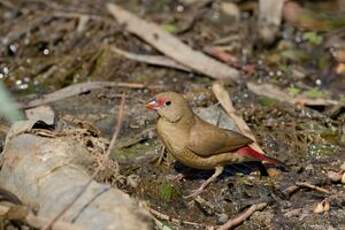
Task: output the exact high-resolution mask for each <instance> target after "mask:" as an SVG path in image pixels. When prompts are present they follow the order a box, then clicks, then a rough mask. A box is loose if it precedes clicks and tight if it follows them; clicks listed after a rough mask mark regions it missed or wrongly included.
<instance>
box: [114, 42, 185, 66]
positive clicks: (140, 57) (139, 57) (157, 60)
mask: <svg viewBox="0 0 345 230" xmlns="http://www.w3.org/2000/svg"><path fill="white" fill-rule="evenodd" d="M110 49H111V51H113V52H114V53H116V54H119V55H121V56H123V57H125V58H127V59H130V60H133V61H137V62H142V63H147V64H150V65H156V66H164V67H169V68H173V69H178V70H183V71H187V72H190V71H191V70H190V69H189V68H187V67H185V66H183V65H180V64H178V63H177V62H175V61H174V60H172V59H170V58H168V57H165V56H162V55H147V54H135V53H129V52H127V51H124V50H121V49H118V48H116V47H114V46H111V47H110Z"/></svg>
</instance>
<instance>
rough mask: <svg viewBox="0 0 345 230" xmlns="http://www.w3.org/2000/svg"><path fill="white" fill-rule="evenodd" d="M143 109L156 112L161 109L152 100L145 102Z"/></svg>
mask: <svg viewBox="0 0 345 230" xmlns="http://www.w3.org/2000/svg"><path fill="white" fill-rule="evenodd" d="M145 107H146V108H147V109H150V110H158V109H159V108H160V107H161V103H160V102H159V101H157V100H156V99H155V98H154V99H151V100H150V101H149V102H147V103H146V104H145Z"/></svg>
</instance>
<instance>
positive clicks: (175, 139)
mask: <svg viewBox="0 0 345 230" xmlns="http://www.w3.org/2000/svg"><path fill="white" fill-rule="evenodd" d="M157 132H158V135H159V137H160V139H161V140H162V142H163V144H164V145H165V147H166V148H167V149H168V150H169V152H170V153H171V154H172V155H174V157H176V158H177V159H179V157H178V156H179V155H181V154H183V150H184V148H185V147H186V146H187V144H188V138H189V136H188V132H187V131H185V130H183V129H182V128H181V127H178V126H177V125H176V124H174V123H169V122H166V121H165V120H162V119H159V120H158V123H157Z"/></svg>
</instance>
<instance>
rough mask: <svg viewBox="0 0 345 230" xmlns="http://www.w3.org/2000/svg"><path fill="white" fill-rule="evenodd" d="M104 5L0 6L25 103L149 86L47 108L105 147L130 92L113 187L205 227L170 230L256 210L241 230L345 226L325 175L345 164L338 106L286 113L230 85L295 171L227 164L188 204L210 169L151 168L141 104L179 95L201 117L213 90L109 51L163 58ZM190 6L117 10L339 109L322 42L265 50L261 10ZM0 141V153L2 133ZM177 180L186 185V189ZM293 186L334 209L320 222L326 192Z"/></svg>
mask: <svg viewBox="0 0 345 230" xmlns="http://www.w3.org/2000/svg"><path fill="white" fill-rule="evenodd" d="M4 2H7V1H4ZM106 2H107V1H104V0H83V1H81V0H74V1H65V0H59V1H58V0H54V1H44V0H32V1H31V0H30V1H27V0H13V1H9V4H3V3H2V1H0V35H1V37H0V38H1V42H2V45H1V46H0V52H1V56H0V78H2V80H3V81H4V82H5V84H6V85H7V87H8V88H9V89H10V90H11V92H12V93H13V94H14V95H15V96H16V98H17V100H18V101H29V100H31V99H33V98H36V97H38V96H39V95H41V94H44V93H48V92H53V91H55V90H57V89H60V88H62V87H65V86H68V85H71V84H74V83H78V82H86V81H113V82H132V83H143V84H145V85H146V86H148V87H146V88H143V89H130V88H109V89H99V90H93V91H91V92H89V93H85V94H82V95H78V96H75V97H70V98H67V99H63V100H61V101H57V102H54V103H51V104H50V105H51V106H52V107H53V109H54V111H55V112H56V113H57V114H58V116H59V117H63V116H64V115H72V116H74V117H76V118H78V119H80V120H84V121H87V122H90V123H92V124H94V125H95V126H96V127H97V128H98V129H100V130H101V133H102V135H103V136H104V137H106V138H108V139H110V138H111V136H112V133H113V130H114V126H115V122H116V116H117V113H118V105H119V102H120V96H119V95H121V94H122V93H125V94H126V105H125V120H124V123H123V129H122V130H121V133H120V139H119V140H118V142H117V148H116V149H115V150H114V152H113V155H112V157H113V159H115V160H117V161H118V162H119V164H120V168H121V174H122V175H124V176H125V177H126V178H127V179H126V180H121V181H118V182H117V186H118V187H120V188H121V189H122V190H123V191H125V192H126V193H128V194H130V195H131V196H132V197H135V198H137V199H139V200H143V201H145V202H146V203H147V204H148V205H149V206H150V207H151V208H153V209H155V210H157V211H159V212H161V213H163V214H166V215H168V216H170V217H172V218H176V219H179V220H181V221H190V222H195V223H198V224H199V225H187V224H182V223H175V222H173V221H166V220H162V222H163V223H164V225H165V226H166V228H167V229H205V228H206V227H207V226H215V225H219V224H222V223H224V222H225V221H226V220H228V219H229V218H231V217H234V216H236V215H237V214H238V213H240V212H241V211H243V210H245V209H246V208H248V207H249V206H250V205H252V204H256V203H260V202H267V203H268V207H266V208H265V209H264V210H263V211H260V212H256V213H255V214H254V215H253V216H252V217H251V218H250V219H248V220H247V221H245V222H244V223H243V224H241V225H240V226H239V227H238V229H341V228H344V227H345V209H344V205H345V196H344V187H343V185H342V184H340V183H333V182H332V181H331V180H330V179H329V178H328V177H327V173H328V172H329V171H338V170H339V169H340V166H341V164H342V163H343V162H344V161H345V125H344V121H345V113H344V110H343V109H342V108H340V109H339V111H338V112H334V111H335V110H334V107H327V106H318V107H313V108H311V107H302V106H294V105H291V104H287V103H282V102H279V101H278V100H275V99H272V98H268V97H262V96H257V95H255V94H254V93H252V92H251V91H250V90H248V89H247V88H246V87H245V86H243V85H241V84H237V85H230V86H228V87H227V90H228V92H229V94H230V96H231V98H232V100H233V103H234V106H235V108H236V109H237V112H238V114H240V115H242V117H243V118H244V120H245V121H246V122H247V124H248V125H249V126H250V128H251V130H252V131H253V133H254V134H255V136H256V138H257V140H258V143H259V144H260V146H261V147H262V148H263V149H264V150H265V152H266V153H267V155H269V156H271V157H274V158H277V159H279V160H280V161H282V162H284V164H286V165H287V167H288V170H287V171H281V172H280V173H279V175H278V176H276V177H268V176H264V175H261V173H260V170H259V168H260V167H259V166H260V165H257V164H255V163H248V164H241V165H229V166H228V167H227V168H226V172H225V173H223V175H222V176H221V177H220V178H219V179H218V180H217V181H216V182H215V183H213V184H211V185H210V186H209V187H208V188H207V190H206V191H205V192H204V193H202V194H201V197H202V199H203V200H197V201H191V200H190V199H185V198H184V195H187V194H189V193H190V192H191V191H192V190H193V189H196V188H198V186H199V185H200V184H201V183H202V181H203V180H205V179H207V178H208V177H209V176H210V175H211V174H212V171H211V172H208V171H199V170H194V169H190V168H187V167H185V166H183V165H181V164H179V163H178V162H173V161H171V160H169V159H166V160H165V161H164V162H163V163H162V164H156V162H155V159H156V158H157V157H158V156H159V154H160V153H161V144H160V142H159V140H158V137H157V135H156V133H155V130H154V127H155V122H156V119H157V117H156V115H155V114H153V113H152V112H150V111H147V110H146V109H145V108H144V107H143V103H144V102H145V101H146V100H148V99H149V98H150V97H152V96H153V95H154V94H156V93H157V92H160V91H167V90H173V91H177V92H180V93H183V94H185V95H186V96H187V98H188V99H189V102H190V104H191V106H192V107H193V108H194V109H197V108H206V107H208V106H211V105H214V104H216V103H217V100H216V98H215V97H214V96H213V93H212V90H211V86H212V83H213V80H212V79H210V78H208V77H207V76H202V75H200V74H197V73H187V72H183V71H178V70H173V69H169V68H162V67H154V66H150V65H147V64H143V63H138V62H135V61H131V60H128V59H125V58H123V57H121V56H119V55H117V54H115V53H113V52H112V51H111V50H110V49H109V46H116V47H118V48H121V49H124V50H127V51H129V52H134V53H145V54H158V52H157V51H156V50H154V49H153V48H152V47H150V46H149V45H148V44H146V43H144V42H143V41H141V40H140V39H139V38H138V37H135V36H133V35H131V34H129V33H127V32H126V31H125V30H124V28H123V26H122V25H118V24H117V23H116V21H115V20H114V19H113V18H112V17H111V16H110V15H109V14H108V12H107V11H106V7H105V4H106ZM188 2H189V1H170V0H161V1H154V0H130V1H117V3H118V4H119V5H121V6H123V7H124V8H126V9H127V10H130V11H131V12H133V13H135V14H137V15H139V16H140V17H142V18H144V19H145V20H149V21H153V22H155V23H157V24H160V25H161V26H162V28H164V29H165V30H168V31H169V32H171V33H174V34H175V35H176V36H178V37H179V38H180V39H181V40H182V41H184V42H185V43H187V44H188V45H190V46H191V47H193V48H195V49H198V50H204V49H205V48H206V47H210V46H214V45H215V44H216V43H217V42H216V41H219V40H220V39H223V38H227V40H228V41H227V42H225V44H222V46H224V47H226V49H227V50H228V52H229V53H231V54H232V55H233V56H235V57H237V59H238V60H239V65H240V66H241V67H244V66H248V65H252V66H255V71H252V72H251V75H249V74H245V73H243V77H244V79H245V80H247V81H252V82H257V83H271V84H274V85H276V86H279V87H281V88H282V89H286V88H288V89H289V92H291V93H293V94H294V93H298V94H302V93H307V94H308V93H309V94H310V96H311V97H327V98H331V99H334V100H337V101H342V100H344V98H345V94H344V92H345V91H344V90H345V78H344V76H341V75H337V74H336V73H335V72H334V67H335V65H336V64H337V63H336V61H335V60H334V59H333V58H332V56H331V54H330V53H329V51H328V50H327V49H325V47H324V42H322V43H320V44H318V45H315V44H313V43H312V42H310V41H307V40H305V39H304V40H303V39H302V41H301V40H300V39H301V37H303V35H304V32H303V31H300V30H298V28H297V29H296V28H293V27H292V26H290V25H288V24H284V25H283V26H282V28H281V35H282V37H281V38H279V39H278V41H277V42H276V43H275V44H273V45H271V46H265V45H263V44H261V43H260V41H259V40H258V38H257V36H255V25H256V18H257V12H256V10H255V7H254V8H251V7H248V6H251V5H250V4H252V5H254V6H255V2H254V1H253V2H252V1H232V2H236V4H238V6H240V8H241V9H245V10H243V11H242V12H241V16H240V20H235V19H234V18H233V17H232V16H229V15H227V14H226V13H224V11H222V7H221V2H222V1H214V2H213V3H212V2H211V3H209V4H204V5H202V4H200V3H198V2H195V3H192V4H188ZM228 2H230V1H228ZM195 18H197V20H195ZM193 20H194V22H193V23H191V22H192V21H193ZM320 36H322V37H323V36H326V35H325V34H322V33H321V34H320ZM323 38H325V37H323ZM284 46H285V47H290V48H289V49H288V51H284V50H283V51H284V52H283V51H282V48H281V47H284ZM297 52H298V53H297ZM301 55H302V56H303V58H301ZM321 63H322V64H321ZM150 86H157V87H154V88H152V87H150ZM297 91H298V92H297ZM2 123H3V122H2ZM0 137H1V139H0V145H1V143H3V142H4V137H5V135H3V134H2V135H1V136H0ZM180 173H182V174H183V175H184V177H183V178H182V179H181V178H180V177H179V174H180ZM296 182H308V183H310V184H313V185H315V186H319V187H322V188H324V189H327V190H329V191H330V192H331V194H332V197H331V198H329V199H328V200H329V202H330V209H329V210H328V211H325V212H322V213H314V208H315V207H316V205H317V204H318V203H320V202H321V201H323V200H324V199H326V198H328V197H330V194H326V193H322V192H318V191H316V190H314V189H308V188H301V189H298V190H297V191H296V192H294V193H292V194H289V195H286V189H287V188H289V187H290V186H293V185H294V184H295V183H296ZM157 229H158V227H157Z"/></svg>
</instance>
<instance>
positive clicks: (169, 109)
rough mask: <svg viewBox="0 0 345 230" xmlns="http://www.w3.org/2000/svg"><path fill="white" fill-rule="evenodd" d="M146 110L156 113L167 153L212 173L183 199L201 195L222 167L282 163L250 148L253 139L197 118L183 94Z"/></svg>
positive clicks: (161, 98)
mask: <svg viewBox="0 0 345 230" xmlns="http://www.w3.org/2000/svg"><path fill="white" fill-rule="evenodd" d="M145 107H146V108H147V109H149V110H153V111H155V112H156V113H157V114H158V121H157V124H156V129H157V133H158V137H159V139H160V140H161V142H162V143H163V145H164V146H165V147H166V149H167V150H168V152H169V153H170V154H171V155H172V156H173V157H174V158H175V159H176V160H177V161H179V162H180V163H182V164H183V165H186V166H188V167H190V168H195V169H201V170H212V169H214V170H215V171H214V173H213V175H212V176H211V177H209V178H208V179H207V180H206V181H205V182H204V183H202V184H201V186H200V187H199V188H198V189H196V190H195V191H193V192H192V193H191V194H190V195H188V196H186V198H192V197H195V196H197V195H199V194H200V193H202V192H203V191H204V190H205V188H206V187H207V186H208V185H209V184H210V183H212V182H213V181H214V180H216V178H217V177H218V176H219V175H221V174H222V172H223V170H224V166H225V165H228V164H233V163H241V162H245V161H261V162H266V163H269V164H272V165H278V164H281V162H280V161H279V160H276V159H274V158H270V157H268V156H266V155H264V154H261V153H259V152H257V151H256V150H254V149H252V148H251V147H250V146H249V145H250V144H251V143H253V140H251V139H250V138H248V137H246V136H244V135H242V134H241V133H238V132H236V131H233V130H227V129H222V128H219V127H217V126H215V125H213V124H210V123H208V122H206V121H204V120H202V119H201V118H200V117H198V116H197V115H196V114H195V113H194V112H193V111H192V109H191V107H190V106H189V104H188V102H187V100H186V99H185V98H184V97H183V95H181V94H179V93H176V92H173V91H167V92H162V93H159V94H157V95H156V96H154V97H153V98H151V99H150V100H149V101H148V102H147V103H146V104H145Z"/></svg>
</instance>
